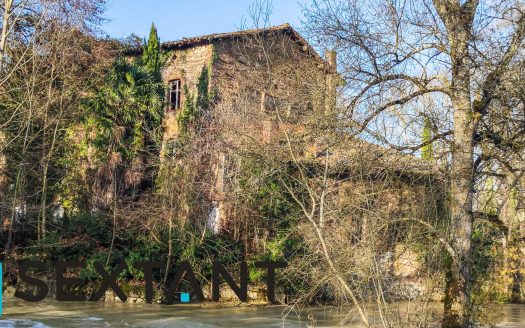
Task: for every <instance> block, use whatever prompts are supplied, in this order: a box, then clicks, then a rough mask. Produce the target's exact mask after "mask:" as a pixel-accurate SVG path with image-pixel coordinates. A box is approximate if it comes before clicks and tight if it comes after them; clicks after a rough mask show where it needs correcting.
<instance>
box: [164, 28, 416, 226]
mask: <svg viewBox="0 0 525 328" xmlns="http://www.w3.org/2000/svg"><path fill="white" fill-rule="evenodd" d="M162 48H163V50H166V51H169V54H170V58H169V60H168V63H167V65H166V66H165V68H164V71H163V75H162V76H163V80H164V82H165V84H166V85H167V86H168V90H167V94H166V99H167V108H166V113H165V117H164V140H163V147H162V151H161V158H163V157H165V156H170V155H172V154H173V153H176V148H177V142H178V140H179V139H180V138H181V134H182V133H183V129H184V126H182V125H183V124H184V123H183V120H181V116H183V115H186V114H187V113H185V111H187V110H188V107H191V106H193V107H196V108H194V110H196V111H198V112H200V113H201V114H202V113H208V114H209V115H210V116H211V117H213V116H214V114H216V115H215V117H213V118H212V119H211V120H215V121H217V122H220V121H228V122H227V124H226V126H227V128H226V130H229V133H222V135H221V137H222V138H223V139H222V140H221V143H220V144H219V143H216V144H215V145H214V147H215V148H216V149H214V150H213V151H212V152H211V153H210V157H212V160H211V161H210V162H211V166H212V169H211V172H212V174H211V175H212V176H213V178H212V180H213V181H212V182H210V183H209V187H208V190H207V191H206V192H205V194H206V195H205V196H204V197H203V199H204V200H205V203H207V204H205V205H204V206H203V207H204V210H203V211H202V212H203V213H207V217H208V218H207V223H206V226H207V228H208V229H209V230H211V231H213V232H219V231H221V230H223V229H224V228H225V227H226V226H227V222H225V221H227V218H228V217H229V215H228V207H229V206H228V203H232V202H233V201H232V200H231V197H230V195H229V191H228V183H227V181H225V180H226V179H227V178H226V176H227V173H228V167H229V160H228V157H229V153H228V152H229V151H231V150H232V149H236V148H241V147H244V149H248V148H249V146H247V145H246V144H243V143H246V142H247V140H253V139H258V140H256V141H257V142H255V143H254V144H257V146H260V143H262V144H269V145H270V147H268V148H269V149H270V151H272V152H275V156H279V155H278V154H279V145H280V144H282V143H283V140H282V138H281V139H280V137H282V134H283V132H290V134H294V133H295V135H301V129H302V124H303V122H302V121H301V120H300V118H303V117H306V116H308V115H309V114H311V113H320V115H316V116H315V119H319V118H322V117H323V115H324V116H325V117H326V119H327V120H333V119H335V118H334V117H331V116H330V112H331V110H332V109H333V108H335V106H336V89H337V85H338V83H339V82H340V81H341V80H340V79H341V78H340V76H339V75H338V73H337V71H336V55H335V53H333V52H331V51H326V52H325V54H324V57H325V58H322V57H321V56H319V55H318V53H317V52H316V51H315V50H314V49H313V48H312V46H311V45H310V44H308V42H307V41H306V40H305V39H304V38H302V37H301V35H300V34H299V33H298V32H297V31H295V30H294V29H293V28H292V27H291V26H290V25H288V24H284V25H280V26H275V27H270V28H264V29H253V30H244V31H237V32H231V33H219V34H211V35H205V36H199V37H192V38H185V39H182V40H179V41H174V42H165V43H163V44H162ZM204 98H206V99H204ZM189 105H191V106H189ZM234 112H236V115H232V113H234ZM218 116H219V117H218ZM300 121H301V123H299V122H300ZM315 123H316V122H314V125H315ZM217 124H220V123H217ZM319 124H321V122H319ZM217 130H218V129H217ZM222 130H223V132H224V124H223V126H222ZM310 134H311V133H310ZM323 138H327V137H326V136H325V135H323V133H321V134H320V138H319V139H323ZM336 138H338V137H336ZM299 139H301V141H300V142H298V144H299V143H300V144H301V145H302V146H301V147H304V148H305V149H304V152H302V153H301V156H302V157H303V159H304V160H306V161H308V160H312V158H315V156H316V153H317V152H319V151H320V149H321V148H322V147H320V145H321V144H322V143H323V141H319V140H318V139H316V137H312V139H311V140H303V139H304V138H303V136H301V137H299V138H296V139H295V140H299ZM314 139H315V140H314ZM343 139H344V137H343ZM241 144H242V145H241ZM342 144H343V145H345V147H346V148H345V147H343V148H344V149H343V148H341V149H340V154H339V155H338V156H336V157H334V165H333V166H334V168H335V169H336V170H337V174H334V176H333V177H331V179H339V178H340V179H342V181H341V183H340V186H341V187H340V195H341V202H340V203H341V204H342V205H343V204H344V203H345V201H346V200H345V199H346V198H347V197H345V196H344V192H345V191H344V190H345V189H348V188H350V189H352V188H353V189H355V188H357V187H356V186H358V185H359V186H360V187H363V186H364V185H365V183H364V182H358V181H357V180H356V179H353V180H354V181H353V182H352V183H349V179H348V174H347V173H345V172H355V169H352V168H351V164H349V163H346V162H345V160H348V159H355V158H356V156H358V155H359V156H368V157H370V156H372V155H373V156H372V157H373V159H372V160H370V159H363V163H365V164H367V165H368V166H370V164H375V165H373V166H374V167H373V168H372V167H368V166H367V169H368V170H369V171H370V172H369V173H370V175H373V174H375V173H374V172H377V171H378V170H379V171H381V170H383V172H384V170H385V169H387V167H388V166H391V165H389V164H388V163H387V162H389V163H391V164H394V163H395V165H397V166H398V168H396V169H395V170H393V171H396V170H397V171H399V170H403V169H407V167H404V168H400V165H401V164H402V163H405V162H410V163H411V164H414V163H415V161H414V160H415V159H414V158H410V159H408V160H406V159H405V161H404V162H403V161H401V160H400V158H402V157H399V156H397V155H395V154H392V152H388V153H386V150H385V149H382V148H381V147H377V146H374V145H371V144H369V143H366V142H364V141H356V140H354V141H350V140H346V141H344V142H342ZM260 149H261V148H259V149H258V150H257V151H260ZM313 160H314V161H315V159H313ZM336 162H337V163H336ZM341 165H342V166H343V168H341ZM393 167H394V166H391V169H392V168H393ZM410 170H411V172H413V173H414V172H415V169H414V168H411V169H410ZM372 171H374V172H372ZM406 175H407V172H405V176H406ZM416 176H421V175H420V174H419V173H418V174H414V175H413V177H416ZM377 179H378V180H380V179H381V178H377ZM410 180H411V181H412V182H411V185H409V184H406V186H401V185H400V184H398V185H396V186H395V187H392V186H389V188H390V189H391V191H392V192H390V193H389V194H390V195H392V196H391V200H390V201H389V203H390V205H389V209H388V211H391V212H402V211H405V212H406V211H409V209H407V206H408V205H407V202H405V201H403V200H402V199H405V200H406V199H409V198H410V197H414V195H416V194H419V195H423V194H424V193H423V192H421V191H420V189H421V186H422V185H424V184H425V183H423V182H422V183H413V181H416V180H417V181H421V180H422V179H419V180H418V179H415V178H414V179H412V178H411V179H410ZM401 189H404V190H405V191H406V190H408V189H411V191H406V192H399V190H401ZM401 195H403V197H400V196H401ZM394 199H395V202H396V204H395V205H392V204H391V203H392V202H394ZM385 202H386V201H385ZM379 203H380V202H378V204H379ZM410 203H412V204H416V203H417V202H415V201H413V200H411V201H410ZM383 205H385V204H381V205H380V206H383ZM378 206H379V205H378ZM403 208H405V209H404V210H403ZM363 226H365V225H363Z"/></svg>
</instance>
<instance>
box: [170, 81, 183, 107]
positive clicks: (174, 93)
mask: <svg viewBox="0 0 525 328" xmlns="http://www.w3.org/2000/svg"><path fill="white" fill-rule="evenodd" d="M169 86H170V91H169V94H168V97H169V99H168V100H169V108H170V109H179V108H180V89H181V85H180V80H172V81H170V84H169Z"/></svg>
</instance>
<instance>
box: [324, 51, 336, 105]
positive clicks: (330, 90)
mask: <svg viewBox="0 0 525 328" xmlns="http://www.w3.org/2000/svg"><path fill="white" fill-rule="evenodd" d="M324 58H325V61H326V62H327V64H328V67H327V72H326V75H325V79H326V93H325V114H327V115H328V114H331V113H333V112H334V110H335V106H336V94H337V90H336V84H337V54H336V52H335V51H333V50H326V51H325V53H324Z"/></svg>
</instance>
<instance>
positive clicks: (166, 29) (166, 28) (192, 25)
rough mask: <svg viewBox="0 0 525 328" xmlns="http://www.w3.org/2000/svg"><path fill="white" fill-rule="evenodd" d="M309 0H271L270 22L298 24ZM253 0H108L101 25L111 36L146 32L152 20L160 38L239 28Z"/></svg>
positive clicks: (168, 38)
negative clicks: (104, 21)
mask: <svg viewBox="0 0 525 328" xmlns="http://www.w3.org/2000/svg"><path fill="white" fill-rule="evenodd" d="M311 1H312V0H274V1H273V14H272V15H271V17H270V23H271V24H272V25H279V24H282V23H290V24H292V25H293V26H294V27H300V19H301V16H302V13H301V12H302V6H303V5H305V4H306V5H307V4H308V3H311ZM252 3H253V0H108V3H107V6H106V9H107V10H106V14H105V17H106V18H107V19H108V20H109V21H108V22H107V23H106V24H104V26H103V29H104V30H105V32H106V33H108V34H109V35H110V36H112V37H116V38H123V37H126V36H128V35H130V34H131V33H135V34H137V35H139V36H141V37H144V36H147V34H148V33H149V29H150V26H151V23H152V22H155V25H156V26H157V29H158V32H159V37H160V38H161V41H171V40H178V39H181V38H182V37H190V36H197V35H203V34H210V33H220V32H231V31H235V30H237V29H238V28H239V26H240V25H241V22H242V18H243V16H244V17H245V18H246V17H247V11H248V8H249V7H250V5H251V4H252Z"/></svg>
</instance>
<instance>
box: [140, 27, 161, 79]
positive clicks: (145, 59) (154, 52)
mask: <svg viewBox="0 0 525 328" xmlns="http://www.w3.org/2000/svg"><path fill="white" fill-rule="evenodd" d="M160 57H161V51H160V40H159V36H158V35H157V28H156V27H155V23H151V29H150V31H149V37H148V40H147V41H145V42H144V46H143V47H142V63H143V65H144V66H146V68H147V69H149V70H150V71H151V72H153V73H155V74H156V75H157V74H158V75H160V68H161V58H160Z"/></svg>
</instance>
